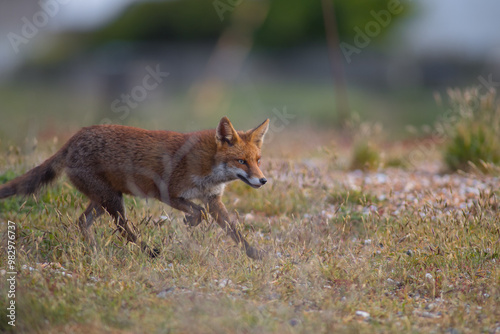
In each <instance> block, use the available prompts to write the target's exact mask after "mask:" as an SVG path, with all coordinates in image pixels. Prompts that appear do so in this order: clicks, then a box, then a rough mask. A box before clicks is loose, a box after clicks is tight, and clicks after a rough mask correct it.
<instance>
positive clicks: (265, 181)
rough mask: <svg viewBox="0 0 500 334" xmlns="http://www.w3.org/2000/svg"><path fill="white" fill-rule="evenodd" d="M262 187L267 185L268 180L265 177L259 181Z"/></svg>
mask: <svg viewBox="0 0 500 334" xmlns="http://www.w3.org/2000/svg"><path fill="white" fill-rule="evenodd" d="M259 181H260V183H261V184H262V185H264V184H266V183H267V179H266V178H265V177H263V178H262V179H260V180H259Z"/></svg>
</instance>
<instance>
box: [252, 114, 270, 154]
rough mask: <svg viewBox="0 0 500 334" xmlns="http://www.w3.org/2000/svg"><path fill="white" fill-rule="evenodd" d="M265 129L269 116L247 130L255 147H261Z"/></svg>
mask: <svg viewBox="0 0 500 334" xmlns="http://www.w3.org/2000/svg"><path fill="white" fill-rule="evenodd" d="M267 130H269V118H268V119H266V120H265V121H264V122H263V123H262V124H261V125H259V126H258V127H256V128H255V129H253V130H250V131H248V133H249V135H250V141H252V142H253V143H254V144H255V145H257V147H259V148H260V147H262V144H263V143H264V136H265V135H266V133H267Z"/></svg>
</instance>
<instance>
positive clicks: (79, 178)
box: [0, 117, 269, 259]
mask: <svg viewBox="0 0 500 334" xmlns="http://www.w3.org/2000/svg"><path fill="white" fill-rule="evenodd" d="M268 128H269V119H267V120H265V121H264V122H263V123H262V124H260V125H259V126H257V127H256V128H255V129H252V130H249V131H246V132H242V131H236V130H235V129H234V128H233V126H232V124H231V122H230V121H229V119H228V118H227V117H223V118H222V119H221V120H220V122H219V125H218V126H217V128H216V129H215V130H205V131H198V132H191V133H178V132H173V131H148V130H143V129H139V128H134V127H128V126H121V125H94V126H90V127H86V128H83V129H81V130H80V131H78V132H77V133H76V134H75V135H74V136H73V137H71V139H69V140H68V142H67V143H66V144H65V145H64V146H63V147H62V148H61V149H60V150H59V151H58V152H57V153H56V154H54V155H53V156H52V157H50V158H49V159H47V160H46V161H45V162H43V163H42V164H41V165H40V166H38V167H35V168H33V169H32V170H30V171H28V172H27V173H26V174H24V175H22V176H19V177H17V178H15V179H13V180H11V181H10V182H8V183H6V184H4V185H2V186H0V199H2V198H6V197H9V196H13V195H30V194H33V193H35V192H36V191H37V190H38V189H40V188H41V187H42V186H43V185H46V184H48V183H50V182H51V181H53V180H54V179H55V178H56V177H57V176H59V175H60V174H61V172H62V171H63V170H64V171H65V172H66V174H67V175H68V177H69V179H70V181H71V182H72V183H73V185H74V186H75V187H76V188H77V189H78V190H79V191H81V192H82V193H83V194H85V195H86V196H87V197H88V198H89V199H90V203H89V205H88V207H87V209H86V210H85V212H84V213H83V214H82V215H81V216H80V218H79V219H78V225H79V228H80V230H81V232H82V234H83V235H84V237H85V239H86V240H87V241H88V242H89V243H94V238H93V235H92V234H91V233H89V228H90V226H91V225H92V223H93V221H94V220H95V219H96V218H97V217H99V216H100V215H102V214H103V213H104V212H108V213H109V214H110V215H111V216H112V217H113V218H114V220H115V223H116V225H117V227H118V229H119V230H120V232H121V234H122V236H123V237H125V238H126V239H127V240H128V241H130V242H134V243H136V242H137V241H138V238H137V235H136V233H135V231H134V230H133V228H132V227H131V226H130V224H128V223H127V219H126V216H125V208H124V205H123V194H129V195H134V196H141V197H146V198H147V197H153V198H156V199H157V200H160V201H162V202H163V203H165V204H168V205H170V206H171V207H173V208H175V209H177V210H180V211H183V212H184V213H185V218H184V222H185V223H186V224H188V225H190V226H196V225H198V224H200V223H201V222H202V220H204V219H206V218H207V211H205V210H206V209H207V210H208V213H210V215H211V216H212V217H213V218H214V219H215V220H216V221H217V224H218V225H219V226H220V227H221V228H223V229H224V230H225V231H226V233H227V234H228V235H229V236H230V237H231V238H232V239H233V240H234V241H235V242H236V243H237V244H242V246H243V249H244V250H245V252H246V254H247V255H248V256H249V257H250V258H254V259H260V258H262V256H263V252H262V251H259V250H257V249H255V248H253V247H252V246H250V245H249V244H248V242H247V241H246V240H245V238H244V237H243V236H242V234H241V232H240V231H238V229H237V227H236V225H235V221H234V220H232V219H231V218H230V216H229V213H228V211H227V210H226V207H225V206H224V204H223V203H222V201H221V197H222V193H223V191H224V186H225V184H226V183H227V182H230V181H233V180H237V179H240V180H242V181H243V182H245V183H246V184H248V185H249V186H251V187H253V188H260V187H261V186H263V185H264V184H266V182H267V179H266V178H265V176H264V174H263V173H262V171H261V170H260V168H259V166H260V158H261V155H260V150H261V147H262V143H263V141H264V136H265V134H266V132H267V130H268ZM193 199H197V200H201V201H202V203H203V204H204V207H203V206H200V205H198V204H195V203H193V202H192V200H193ZM205 208H206V209H205ZM140 246H141V248H142V249H143V250H144V251H146V252H147V253H148V254H149V255H150V256H152V257H154V256H156V255H157V251H156V250H153V249H151V248H149V247H148V246H147V245H146V244H145V243H141V245H140Z"/></svg>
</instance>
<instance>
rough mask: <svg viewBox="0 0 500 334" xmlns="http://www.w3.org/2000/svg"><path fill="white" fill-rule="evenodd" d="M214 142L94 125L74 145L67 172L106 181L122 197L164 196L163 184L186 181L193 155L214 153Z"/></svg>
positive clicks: (189, 135)
mask: <svg viewBox="0 0 500 334" xmlns="http://www.w3.org/2000/svg"><path fill="white" fill-rule="evenodd" d="M210 137H212V136H211V135H210V134H209V133H205V132H203V131H202V132H197V133H187V134H184V133H178V132H174V131H151V130H144V129H140V128H134V127H128V126H121V125H95V126H90V127H87V128H83V129H82V130H80V131H79V132H78V133H76V134H75V135H74V136H73V137H72V138H71V139H70V140H69V142H68V148H67V149H68V154H67V157H66V168H67V169H68V172H69V173H79V174H93V175H92V176H94V175H95V176H98V177H100V178H102V179H105V180H106V181H107V182H108V183H109V184H110V185H112V186H113V188H115V189H116V190H117V191H119V192H123V193H133V194H143V195H147V196H153V197H158V196H159V195H160V194H159V189H158V187H159V186H160V183H164V182H166V181H169V182H171V181H178V182H182V181H183V180H182V179H183V176H185V175H183V174H185V173H187V171H186V159H189V157H188V155H189V154H192V153H193V152H198V155H204V154H206V153H208V154H209V155H210V154H213V153H212V152H210V151H212V150H211V149H210V146H211V145H210V144H209V143H210V141H209V140H208V138H210ZM207 140H208V144H209V145H208V146H209V147H208V148H207V147H206V146H207V145H206V144H205V147H204V149H203V150H201V152H200V150H199V146H200V144H201V145H203V144H204V142H206V141H207ZM207 151H208V152H207ZM199 158H201V159H203V157H201V156H200V157H199ZM167 179H168V180H167Z"/></svg>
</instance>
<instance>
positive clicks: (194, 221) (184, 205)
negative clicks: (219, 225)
mask: <svg viewBox="0 0 500 334" xmlns="http://www.w3.org/2000/svg"><path fill="white" fill-rule="evenodd" d="M168 204H169V205H170V206H171V207H173V208H174V209H177V210H180V211H183V212H185V213H186V217H185V218H184V223H186V224H187V225H189V226H193V227H194V226H198V225H199V224H200V223H201V222H202V221H203V220H204V219H206V217H207V213H206V211H205V209H203V208H202V207H201V206H199V205H197V204H195V203H193V202H191V201H189V200H187V199H185V198H182V197H175V198H170V200H169V203H168Z"/></svg>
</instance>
